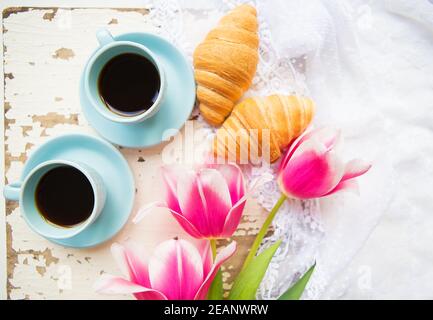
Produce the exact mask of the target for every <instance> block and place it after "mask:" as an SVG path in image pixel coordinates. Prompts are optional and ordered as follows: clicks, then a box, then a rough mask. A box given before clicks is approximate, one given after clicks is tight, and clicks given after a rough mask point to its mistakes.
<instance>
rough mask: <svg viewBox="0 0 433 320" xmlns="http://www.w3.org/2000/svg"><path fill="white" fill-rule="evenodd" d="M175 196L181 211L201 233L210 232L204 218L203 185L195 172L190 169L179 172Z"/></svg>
mask: <svg viewBox="0 0 433 320" xmlns="http://www.w3.org/2000/svg"><path fill="white" fill-rule="evenodd" d="M177 196H178V200H179V206H180V211H178V212H179V213H181V214H182V215H183V216H184V217H185V218H186V219H187V220H188V221H189V222H191V224H193V225H194V226H195V228H196V229H197V230H198V231H199V232H200V233H201V234H203V235H209V234H210V232H211V229H210V225H209V221H208V219H207V218H206V212H207V208H206V199H205V197H204V194H203V187H202V185H201V182H200V180H199V179H198V177H197V174H196V173H195V172H194V171H192V170H188V171H184V172H183V173H181V174H180V176H179V180H178V185H177Z"/></svg>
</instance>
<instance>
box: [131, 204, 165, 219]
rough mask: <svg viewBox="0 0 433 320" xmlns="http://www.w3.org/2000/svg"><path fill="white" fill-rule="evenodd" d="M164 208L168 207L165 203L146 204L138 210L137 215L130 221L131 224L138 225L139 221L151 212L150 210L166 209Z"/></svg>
mask: <svg viewBox="0 0 433 320" xmlns="http://www.w3.org/2000/svg"><path fill="white" fill-rule="evenodd" d="M166 207H168V205H166V204H165V203H162V202H161V201H154V202H151V203H148V204H147V205H145V206H144V207H142V208H140V210H138V212H137V214H136V215H135V217H134V218H133V219H132V222H133V223H139V222H140V221H141V220H143V219H144V218H145V217H146V216H147V215H148V214H149V213H150V212H151V211H152V209H155V208H166Z"/></svg>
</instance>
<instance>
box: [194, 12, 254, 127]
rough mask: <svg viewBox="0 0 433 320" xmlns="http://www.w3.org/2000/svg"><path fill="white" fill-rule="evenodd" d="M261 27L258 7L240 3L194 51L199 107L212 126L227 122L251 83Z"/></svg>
mask: <svg viewBox="0 0 433 320" xmlns="http://www.w3.org/2000/svg"><path fill="white" fill-rule="evenodd" d="M257 28H258V23H257V12H256V9H255V8H254V7H252V6H250V5H246V4H245V5H241V6H238V7H236V8H235V9H233V10H232V11H230V12H229V13H228V14H227V15H225V16H224V17H223V18H222V19H221V20H220V21H219V23H218V25H217V26H216V27H215V28H214V29H212V30H211V31H210V32H209V33H208V35H207V37H206V39H205V40H204V41H203V42H202V43H200V44H199V45H198V46H197V48H196V49H195V51H194V56H193V58H194V73H195V79H196V82H197V99H198V100H199V109H200V112H201V114H202V116H203V118H204V119H205V120H206V121H207V122H208V123H210V124H212V125H215V126H218V125H221V124H222V123H223V121H224V120H225V119H226V117H227V116H228V115H229V114H230V113H231V111H232V109H233V107H234V105H235V103H236V102H237V101H238V100H239V99H240V97H241V96H242V95H243V93H244V92H245V91H246V90H247V89H248V88H249V87H250V85H251V82H252V79H253V77H254V74H255V72H256V68H257V63H258V52H257V51H258V46H259V38H258V34H257Z"/></svg>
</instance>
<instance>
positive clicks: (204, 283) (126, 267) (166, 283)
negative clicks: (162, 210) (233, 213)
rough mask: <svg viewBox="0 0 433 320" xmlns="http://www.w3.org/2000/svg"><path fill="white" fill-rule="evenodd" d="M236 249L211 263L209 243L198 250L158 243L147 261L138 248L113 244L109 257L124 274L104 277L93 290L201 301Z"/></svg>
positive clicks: (142, 297) (182, 244) (186, 245)
mask: <svg viewBox="0 0 433 320" xmlns="http://www.w3.org/2000/svg"><path fill="white" fill-rule="evenodd" d="M235 250H236V242H232V243H231V244H229V245H228V246H227V247H225V248H224V249H222V250H221V251H220V252H219V253H218V255H217V256H216V258H215V261H214V262H213V263H212V253H211V250H210V246H209V241H203V243H202V244H201V245H200V247H199V249H197V248H196V247H195V246H193V245H192V244H191V243H190V242H188V241H185V240H177V239H172V240H167V241H164V242H163V243H161V244H160V245H159V246H158V247H157V248H156V249H155V252H154V253H153V255H152V256H151V257H150V258H149V260H148V261H147V260H146V259H145V258H144V256H143V255H141V254H139V252H137V249H136V248H135V249H134V248H132V247H131V246H128V247H124V246H121V245H119V244H116V243H115V244H113V245H112V247H111V251H112V254H113V256H114V258H115V259H116V261H117V264H118V265H119V268H120V269H121V270H122V272H123V273H124V275H125V278H124V277H117V276H112V275H109V274H104V275H102V276H101V277H100V279H99V280H98V281H97V282H96V283H95V285H94V289H95V291H97V292H100V293H107V294H133V295H134V296H135V298H136V299H139V300H192V299H194V300H203V299H205V298H206V296H207V292H208V290H209V287H210V285H211V283H212V280H213V279H214V278H215V275H216V273H217V271H218V269H219V268H220V266H221V264H222V263H224V262H225V261H226V260H227V259H229V258H230V257H231V256H232V255H233V253H234V252H235Z"/></svg>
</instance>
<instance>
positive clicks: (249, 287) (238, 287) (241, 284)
mask: <svg viewBox="0 0 433 320" xmlns="http://www.w3.org/2000/svg"><path fill="white" fill-rule="evenodd" d="M280 244H281V241H277V242H276V243H275V244H273V245H272V246H270V247H269V248H267V249H266V250H264V251H263V252H262V253H260V254H259V255H258V256H257V257H254V259H252V260H251V262H250V263H249V264H248V265H247V266H246V267H245V269H243V270H242V271H241V272H240V273H239V275H238V276H237V277H236V280H235V282H234V283H233V287H232V290H231V291H230V295H229V300H254V299H255V298H256V292H257V289H258V287H259V285H260V282H262V279H263V277H264V275H265V273H266V270H267V269H268V266H269V263H270V262H271V259H272V257H273V256H274V254H275V251H277V249H278V247H279V246H280Z"/></svg>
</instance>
